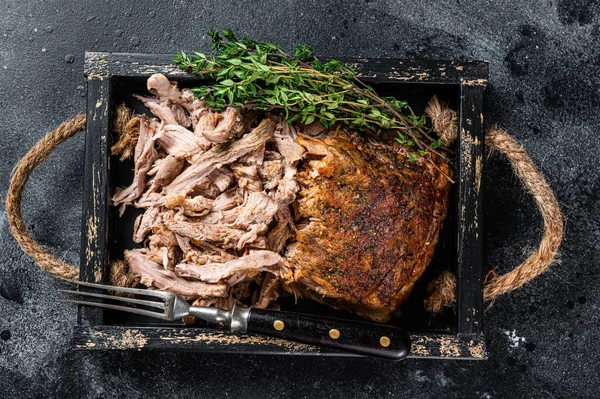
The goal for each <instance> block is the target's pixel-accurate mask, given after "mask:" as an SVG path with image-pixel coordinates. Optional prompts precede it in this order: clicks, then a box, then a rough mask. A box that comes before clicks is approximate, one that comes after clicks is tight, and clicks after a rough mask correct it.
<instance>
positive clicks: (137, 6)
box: [0, 0, 600, 398]
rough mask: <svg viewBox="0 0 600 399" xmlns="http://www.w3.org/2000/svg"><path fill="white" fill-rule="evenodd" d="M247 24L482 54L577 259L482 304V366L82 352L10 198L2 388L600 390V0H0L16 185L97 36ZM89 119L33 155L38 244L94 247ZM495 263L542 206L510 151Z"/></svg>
mask: <svg viewBox="0 0 600 399" xmlns="http://www.w3.org/2000/svg"><path fill="white" fill-rule="evenodd" d="M225 27H232V28H234V29H235V30H236V31H237V32H239V33H240V34H243V35H247V36H250V37H254V38H259V39H263V40H268V41H275V42H278V43H281V44H282V45H285V46H287V47H291V46H292V45H293V44H294V43H296V42H302V43H309V44H312V45H313V46H314V48H315V52H316V54H324V55H330V56H351V57H355V56H364V57H398V58H402V57H405V58H441V59H483V60H487V61H489V62H490V72H491V81H490V83H491V84H490V87H489V89H488V92H487V103H486V114H485V115H486V120H487V121H488V123H498V124H499V125H501V126H503V127H505V128H507V129H508V130H509V131H510V132H511V133H512V134H513V135H514V136H515V137H517V138H518V140H519V141H520V142H521V143H522V144H523V145H524V146H525V148H526V149H527V151H529V153H530V155H531V157H532V158H533V159H534V160H535V161H536V163H537V164H538V166H539V167H540V169H541V170H542V171H543V172H544V174H545V175H546V176H547V178H548V180H549V181H550V184H551V186H552V188H553V189H554V190H555V191H556V194H557V196H558V198H559V201H560V203H561V204H562V207H563V210H564V212H565V214H566V216H567V218H568V222H567V236H566V239H565V242H564V245H563V247H562V251H561V252H562V256H561V258H562V263H561V264H559V265H556V266H553V267H552V268H551V269H550V270H549V271H548V272H547V273H545V274H544V275H543V276H541V277H539V278H538V279H536V280H535V281H534V282H532V283H530V284H528V285H526V286H525V287H523V288H522V289H520V290H518V291H517V292H514V293H512V294H509V295H505V296H503V297H501V298H499V299H498V300H496V302H495V304H494V306H493V307H491V309H489V311H487V312H486V313H485V329H486V333H487V338H488V348H489V354H490V358H489V360H488V361H485V362H457V361H437V360H409V361H406V362H403V363H400V364H392V363H387V362H382V361H376V360H368V359H330V358H293V357H268V356H226V355H210V356H209V355H203V354H177V353H142V352H140V353H138V352H135V353H86V352H72V351H70V350H69V349H68V345H69V339H70V337H71V327H72V326H73V325H74V324H75V323H76V320H75V310H74V308H73V307H71V306H69V305H66V304H61V303H58V302H57V301H56V297H57V296H56V290H57V289H58V288H59V287H60V286H61V284H60V283H58V282H57V281H56V280H55V279H54V278H52V277H51V276H49V275H47V274H45V273H43V272H42V271H40V270H39V269H38V268H37V267H36V266H35V265H34V264H33V263H32V262H31V260H30V259H29V258H28V257H27V256H25V255H24V254H23V252H22V251H21V250H20V249H19V247H18V246H17V245H16V243H15V241H14V240H13V238H12V236H11V235H10V232H9V230H8V225H7V222H6V214H5V212H4V208H0V254H1V257H0V272H1V273H0V338H1V339H0V397H1V398H35V397H80V398H154V397H156V398H159V397H207V398H213V397H214V398H222V397H275V398H284V397H292V398H304V397H306V398H312V397H335V398H372V397H403V396H406V397H411V398H429V397H442V398H444V397H469V398H521V397H523V398H547V397H550V398H558V397H573V398H594V397H598V386H599V382H598V369H599V368H600V344H599V343H598V335H599V334H598V331H599V327H600V321H599V312H598V306H599V300H600V288H599V285H598V282H597V279H598V267H597V264H598V261H599V260H600V245H599V239H600V228H599V223H600V217H599V213H598V211H599V206H598V200H599V196H600V181H599V177H598V176H599V172H600V159H599V158H600V157H599V156H598V150H599V145H598V142H599V139H598V134H599V132H600V40H599V39H600V38H599V36H600V2H598V0H558V1H548V0H544V1H527V2H514V1H507V0H502V1H485V0H482V1H474V2H468V1H466V0H456V1H452V2H442V1H438V2H431V3H430V2H427V1H424V0H416V1H403V2H400V1H391V0H388V1H356V2H349V1H342V0H336V1H323V2H320V1H303V2H296V1H293V0H288V1H281V2H277V1H266V2H258V1H240V2H227V1H223V0H221V1H203V2H186V1H176V2H163V1H146V2H143V3H142V2H139V3H135V2H133V1H119V2H109V1H100V0H96V1H87V0H86V1H83V0H82V1H79V2H67V1H43V2H29V1H14V0H8V1H7V0H4V1H3V2H2V5H1V6H0V34H1V35H2V36H1V38H0V132H1V144H0V145H1V148H2V162H0V193H1V194H0V196H1V197H3V198H4V197H5V195H4V194H5V192H6V189H7V186H8V180H9V175H10V172H11V170H12V168H13V165H14V164H15V163H16V162H17V161H18V159H19V158H20V157H22V156H23V155H24V154H25V153H26V151H27V150H28V149H29V148H30V147H31V146H32V145H33V144H34V143H35V142H36V141H37V140H39V139H40V138H41V137H42V136H43V135H44V134H45V133H46V132H47V131H49V130H50V129H52V128H53V127H55V126H57V125H58V124H59V123H60V122H61V121H63V120H65V119H67V118H69V117H70V116H73V115H75V114H77V113H80V112H83V111H84V110H85V95H86V93H85V81H84V79H83V76H82V70H83V64H82V63H83V55H84V51H86V50H92V51H121V52H148V53H151V52H162V53H167V52H175V51H176V50H177V49H185V50H194V49H202V50H207V37H206V35H205V32H206V31H207V30H209V29H211V28H225ZM82 156H83V135H80V136H79V137H75V138H74V139H71V140H70V141H68V142H67V143H65V144H64V145H63V146H62V147H61V148H60V149H58V150H57V151H56V153H55V154H53V155H52V156H51V158H50V160H49V161H48V162H46V163H45V164H44V165H42V166H41V167H40V168H39V170H37V171H36V172H35V174H34V176H33V178H32V180H31V182H30V183H29V185H28V186H27V189H26V192H25V197H24V214H25V219H26V221H27V224H28V226H29V228H30V230H31V232H32V233H33V235H34V236H35V238H36V239H37V240H39V241H40V242H41V243H42V244H44V245H47V246H48V247H50V248H53V249H54V251H55V253H56V254H57V255H58V256H59V257H60V258H61V259H63V260H65V261H67V262H77V261H78V251H79V235H80V213H81V206H80V204H81V185H82V166H83V159H82ZM484 190H485V206H484V212H485V229H486V237H485V238H486V240H487V241H486V247H485V249H486V251H487V267H489V268H497V270H498V271H499V272H503V271H506V270H509V269H510V268H511V267H512V266H514V265H516V264H518V262H520V261H521V260H522V259H523V258H524V256H525V255H526V254H527V253H528V252H529V251H531V250H532V249H533V248H534V247H535V245H536V244H537V242H538V240H539V238H540V236H541V220H540V218H539V215H538V213H537V211H536V209H535V206H534V204H533V201H532V199H531V198H530V197H528V196H527V195H526V194H525V193H523V191H522V190H521V188H520V185H519V182H518V181H517V179H516V178H515V177H514V176H513V175H512V173H511V170H510V167H509V166H508V164H507V162H506V161H505V160H504V159H503V158H502V157H500V156H498V155H492V156H491V157H490V158H489V159H488V161H487V163H486V181H485V184H484Z"/></svg>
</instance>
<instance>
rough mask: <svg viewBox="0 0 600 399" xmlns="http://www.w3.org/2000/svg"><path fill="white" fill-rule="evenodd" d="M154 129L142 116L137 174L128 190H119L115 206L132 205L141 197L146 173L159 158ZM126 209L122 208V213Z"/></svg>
mask: <svg viewBox="0 0 600 399" xmlns="http://www.w3.org/2000/svg"><path fill="white" fill-rule="evenodd" d="M155 131H156V130H155V129H154V127H152V126H150V125H149V124H148V119H147V118H146V116H145V115H142V119H141V122H140V135H139V138H138V142H137V144H136V146H135V154H134V162H135V172H134V176H133V182H132V183H131V185H130V186H129V187H127V188H123V189H117V190H116V192H115V195H114V197H113V204H114V205H119V204H123V205H127V204H131V203H132V202H133V201H134V200H135V199H136V198H137V197H139V196H140V194H141V193H142V191H143V189H144V185H145V184H146V173H147V172H148V171H149V170H150V167H151V166H152V163H153V162H154V160H155V159H156V158H157V157H158V153H157V152H156V149H155V148H154V140H155V137H154V133H155ZM123 209H124V208H121V213H122V210H123Z"/></svg>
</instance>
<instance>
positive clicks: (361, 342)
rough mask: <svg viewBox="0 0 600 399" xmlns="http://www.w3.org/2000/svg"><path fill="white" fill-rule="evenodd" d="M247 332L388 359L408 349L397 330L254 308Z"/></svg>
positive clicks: (401, 355)
mask: <svg viewBox="0 0 600 399" xmlns="http://www.w3.org/2000/svg"><path fill="white" fill-rule="evenodd" d="M248 332H251V333H257V334H263V335H269V336H271V337H277V338H283V339H287V340H290V341H296V342H302V343H305V344H310V345H316V346H322V347H327V348H332V349H338V350H341V351H346V352H352V353H356V354H360V355H366V356H376V357H381V358H385V359H391V360H400V359H403V358H404V357H405V356H406V355H408V352H409V350H410V337H409V335H408V334H407V333H406V332H404V331H403V330H401V329H399V328H397V327H390V326H386V325H382V324H373V323H365V322H360V321H351V320H341V319H333V318H329V317H319V316H309V315H305V314H298V313H288V312H276V311H271V310H262V309H255V308H252V309H250V315H249V317H248Z"/></svg>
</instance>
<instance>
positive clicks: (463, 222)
mask: <svg viewBox="0 0 600 399" xmlns="http://www.w3.org/2000/svg"><path fill="white" fill-rule="evenodd" d="M484 90H485V86H483V85H480V84H461V88H460V96H461V101H460V102H461V110H460V116H459V126H458V128H459V135H458V140H459V143H458V145H459V148H460V150H459V154H458V156H457V162H456V168H457V176H458V181H459V189H458V190H459V192H458V195H459V200H458V204H459V207H458V217H457V219H456V220H457V223H458V226H457V233H458V237H457V245H458V248H457V250H458V258H457V262H458V263H457V266H458V267H457V276H456V280H457V288H456V292H457V313H458V333H459V334H479V333H480V332H481V331H482V316H481V314H482V307H483V296H482V289H483V286H482V234H481V231H482V229H481V228H482V226H481V220H482V217H481V209H482V207H481V192H480V190H481V176H482V168H483V150H484V133H483V113H482V101H483V92H484Z"/></svg>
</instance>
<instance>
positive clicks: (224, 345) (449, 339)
mask: <svg viewBox="0 0 600 399" xmlns="http://www.w3.org/2000/svg"><path fill="white" fill-rule="evenodd" d="M411 342H412V345H411V350H410V354H409V356H408V357H411V358H424V357H426V358H439V359H466V360H483V359H486V357H487V353H486V350H485V341H484V338H483V336H481V335H479V336H473V337H457V336H455V335H451V334H411ZM73 347H74V348H75V349H78V350H158V351H194V352H216V353H219V352H230V353H253V354H269V355H273V354H275V355H309V356H321V355H323V356H343V357H356V356H358V355H353V354H348V353H343V352H336V351H333V350H327V349H325V348H319V347H316V346H311V345H305V344H299V343H295V342H290V341H286V340H282V339H277V338H270V337H265V336H262V335H252V334H233V333H226V332H221V331H215V330H211V329H204V328H189V327H188V328H176V327H123V326H93V327H86V326H78V327H76V328H75V330H74V331H73Z"/></svg>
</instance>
